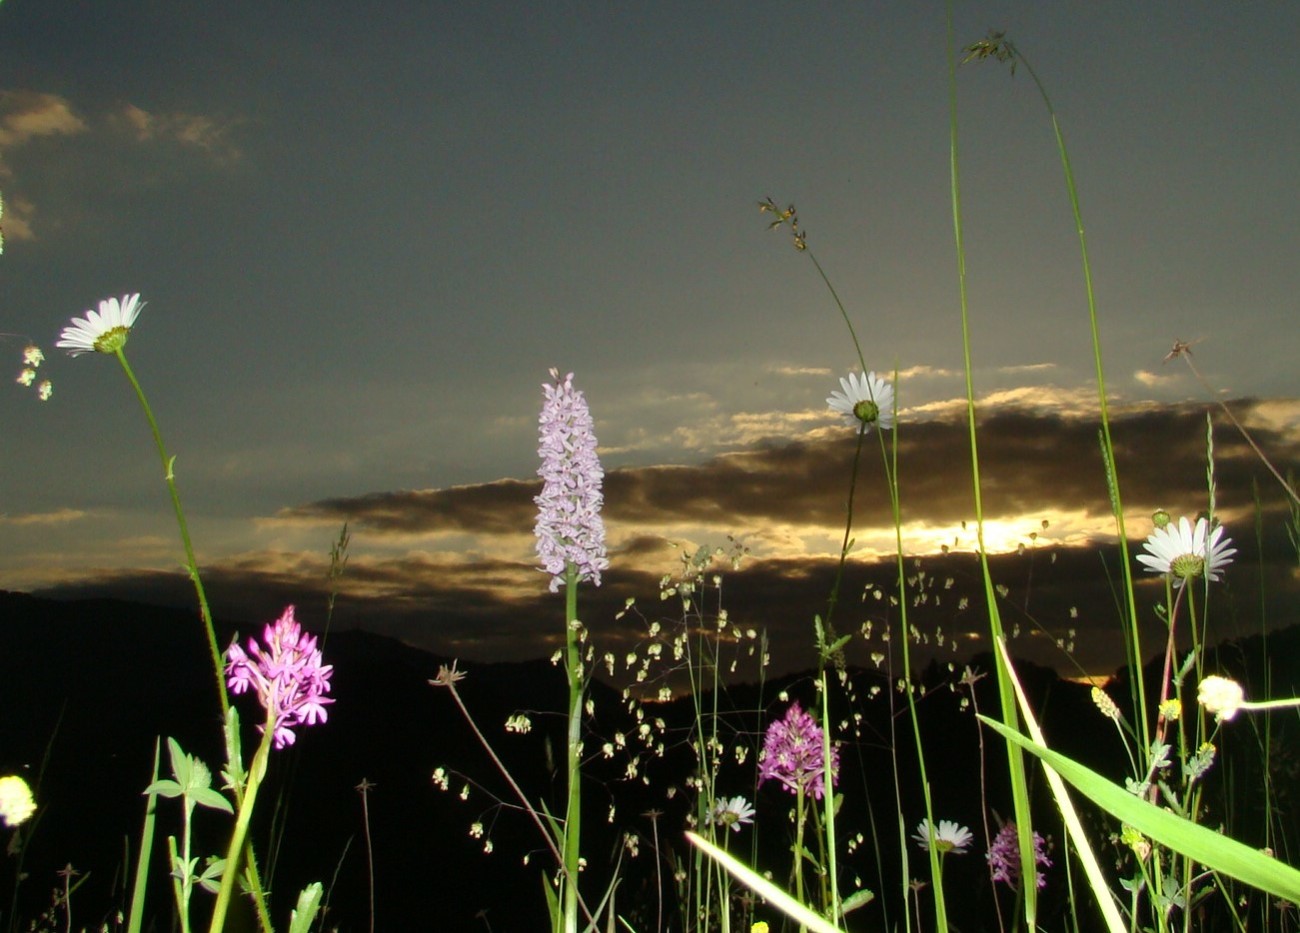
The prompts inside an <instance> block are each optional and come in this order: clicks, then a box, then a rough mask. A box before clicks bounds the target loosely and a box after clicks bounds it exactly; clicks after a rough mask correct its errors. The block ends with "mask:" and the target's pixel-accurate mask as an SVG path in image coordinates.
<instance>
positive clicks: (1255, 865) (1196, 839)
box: [980, 716, 1300, 903]
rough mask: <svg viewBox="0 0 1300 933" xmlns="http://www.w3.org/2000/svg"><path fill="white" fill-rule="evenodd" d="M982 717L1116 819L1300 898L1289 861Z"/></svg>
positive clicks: (1299, 879)
mask: <svg viewBox="0 0 1300 933" xmlns="http://www.w3.org/2000/svg"><path fill="white" fill-rule="evenodd" d="M980 718H981V720H982V721H983V722H984V723H985V725H987V726H988V727H989V728H991V729H993V730H995V731H996V732H997V733H998V734H1000V735H1001V736H1002V737H1003V738H1005V739H1006V740H1007V741H1008V742H1013V743H1014V744H1016V745H1018V746H1020V747H1021V748H1023V749H1024V750H1025V751H1027V752H1029V753H1030V754H1031V755H1036V756H1037V757H1038V758H1040V759H1042V761H1044V762H1045V763H1046V764H1048V765H1050V766H1051V767H1052V768H1053V769H1055V770H1056V772H1057V773H1058V774H1060V775H1061V777H1063V778H1065V780H1067V781H1069V782H1070V783H1071V784H1072V785H1073V786H1074V787H1075V788H1076V789H1077V790H1078V791H1079V793H1081V794H1083V795H1084V796H1085V797H1087V798H1088V799H1089V800H1091V801H1092V802H1093V803H1095V804H1097V806H1099V807H1101V808H1102V809H1103V810H1105V811H1106V812H1107V813H1109V814H1110V815H1111V816H1113V817H1115V819H1117V820H1120V821H1121V822H1123V823H1127V824H1128V825H1129V826H1132V827H1133V828H1134V829H1136V830H1137V831H1138V832H1140V833H1142V834H1143V835H1146V836H1150V837H1151V838H1152V839H1154V840H1155V841H1156V842H1158V843H1160V844H1161V845H1163V846H1166V847H1168V848H1170V849H1173V850H1174V851H1176V852H1181V853H1182V854H1184V855H1186V856H1188V857H1189V858H1191V859H1193V860H1194V861H1196V862H1199V863H1201V864H1202V865H1204V866H1205V867H1207V868H1211V869H1213V870H1215V871H1218V872H1222V873H1223V874H1225V875H1229V876H1231V877H1233V878H1236V879H1237V880H1238V881H1242V882H1244V883H1246V884H1249V885H1252V886H1253V887H1256V888H1259V889H1260V890H1261V891H1264V892H1267V893H1268V894H1272V895H1273V896H1274V897H1280V898H1282V899H1283V900H1288V901H1291V902H1292V903H1300V871H1298V870H1296V869H1294V868H1292V867H1291V866H1290V865H1287V864H1285V863H1283V862H1280V861H1278V860H1277V859H1275V858H1272V857H1271V856H1267V855H1265V854H1264V853H1262V852H1259V851H1257V850H1255V849H1252V848H1251V847H1250V846H1248V845H1245V844H1243V843H1240V842H1238V841H1237V840H1235V839H1233V838H1231V837H1229V836H1225V835H1223V834H1222V833H1218V832H1215V831H1214V830H1212V829H1207V828H1206V827H1204V826H1200V825H1198V824H1196V823H1193V822H1192V821H1191V820H1187V819H1184V818H1183V817H1180V816H1175V815H1174V814H1172V813H1169V812H1168V811H1166V810H1162V809H1161V808H1159V807H1157V806H1155V805H1153V804H1150V803H1148V802H1147V801H1145V800H1143V799H1141V798H1139V797H1134V796H1133V795H1131V794H1129V793H1128V792H1127V791H1125V790H1123V789H1122V788H1120V787H1118V786H1116V785H1115V784H1112V783H1111V782H1110V781H1108V780H1106V779H1105V778H1104V777H1102V776H1101V775H1100V774H1097V773H1096V772H1095V771H1092V770H1090V769H1089V768H1086V767H1084V766H1083V765H1081V764H1079V763H1078V762H1077V761H1074V760H1072V759H1070V758H1066V757H1065V756H1064V755H1062V754H1060V753H1059V752H1054V751H1052V750H1051V749H1050V748H1047V747H1045V746H1043V745H1039V744H1037V743H1035V742H1032V741H1030V740H1029V739H1027V738H1025V737H1024V736H1023V735H1021V734H1020V733H1018V732H1015V731H1013V730H1011V729H1008V728H1007V727H1006V726H1004V725H1002V723H1000V722H995V721H994V720H991V719H988V718H986V717H983V716H981V717H980Z"/></svg>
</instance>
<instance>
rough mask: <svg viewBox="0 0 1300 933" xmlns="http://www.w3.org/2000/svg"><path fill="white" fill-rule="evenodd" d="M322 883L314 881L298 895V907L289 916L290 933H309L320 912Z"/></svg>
mask: <svg viewBox="0 0 1300 933" xmlns="http://www.w3.org/2000/svg"><path fill="white" fill-rule="evenodd" d="M321 890H322V889H321V883H320V882H319V881H313V882H312V883H311V884H309V885H307V887H305V888H303V889H302V893H301V894H299V895H298V906H297V907H295V908H294V909H293V912H292V913H290V914H289V933H308V931H309V930H310V929H311V925H312V921H313V920H315V919H316V912H317V911H318V910H320V898H321Z"/></svg>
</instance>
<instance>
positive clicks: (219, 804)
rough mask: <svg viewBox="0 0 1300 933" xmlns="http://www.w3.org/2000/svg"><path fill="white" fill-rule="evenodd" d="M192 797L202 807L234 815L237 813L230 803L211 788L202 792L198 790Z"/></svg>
mask: <svg viewBox="0 0 1300 933" xmlns="http://www.w3.org/2000/svg"><path fill="white" fill-rule="evenodd" d="M190 796H191V797H192V798H193V800H194V802H195V803H197V804H198V805H199V806H200V807H208V808H209V809H212V810H220V811H222V812H223V813H230V814H232V815H233V814H234V812H235V808H234V807H232V806H231V805H230V801H229V800H227V799H226V798H225V797H223V796H221V793H220V792H219V791H216V790H213V789H212V788H211V787H204V788H203V789H201V790H196V791H195V792H194V793H193V794H191V795H190Z"/></svg>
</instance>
